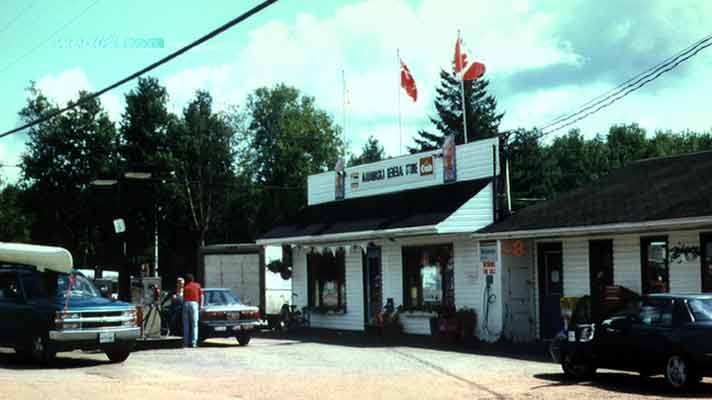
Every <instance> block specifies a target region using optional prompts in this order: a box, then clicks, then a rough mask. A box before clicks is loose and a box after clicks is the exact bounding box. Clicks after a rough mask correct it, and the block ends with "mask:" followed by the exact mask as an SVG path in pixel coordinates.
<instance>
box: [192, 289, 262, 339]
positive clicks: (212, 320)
mask: <svg viewBox="0 0 712 400" xmlns="http://www.w3.org/2000/svg"><path fill="white" fill-rule="evenodd" d="M203 296H205V297H204V299H205V300H204V304H203V306H204V307H203V310H201V312H200V322H199V327H198V335H199V340H200V341H201V342H202V341H205V340H206V339H208V338H212V337H231V336H235V338H237V341H238V343H240V345H241V346H247V344H248V343H250V339H251V338H252V333H253V331H254V330H255V329H256V328H257V327H258V326H259V325H260V311H259V309H258V308H257V307H253V306H248V305H245V304H242V302H240V298H239V297H238V296H237V295H236V294H235V293H233V291H232V290H230V289H203Z"/></svg>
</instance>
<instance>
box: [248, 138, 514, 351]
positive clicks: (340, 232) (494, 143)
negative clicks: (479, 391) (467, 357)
mask: <svg viewBox="0 0 712 400" xmlns="http://www.w3.org/2000/svg"><path fill="white" fill-rule="evenodd" d="M500 164H502V162H501V158H500V157H499V145H498V139H486V140H480V141H476V142H471V143H468V144H464V145H459V146H455V145H454V143H453V142H452V141H446V143H445V145H444V147H443V149H441V150H435V151H428V152H423V153H418V154H412V155H407V156H401V157H396V158H392V159H388V160H384V161H379V162H375V163H371V164H365V165H359V166H355V167H349V168H343V166H340V165H337V168H336V171H329V172H326V173H322V174H317V175H312V176H310V177H309V178H308V206H307V207H306V208H305V209H303V210H302V211H301V213H300V214H299V215H297V216H296V217H295V218H294V219H292V220H290V221H287V222H286V223H285V224H283V225H280V226H277V227H274V228H273V229H271V230H269V231H268V232H266V233H265V234H263V235H262V236H261V237H260V238H259V239H258V241H257V243H258V244H262V245H282V246H288V247H287V248H288V249H289V251H288V253H289V254H290V255H291V264H292V266H293V275H292V281H293V290H294V292H295V294H296V295H297V297H296V300H295V301H296V304H297V305H298V306H300V307H301V306H308V307H310V309H311V310H312V312H311V325H312V326H313V327H320V328H332V329H343V330H357V331H359V330H364V329H365V328H366V326H367V325H368V324H370V323H371V322H372V321H373V319H374V316H375V315H376V313H377V312H379V311H380V310H382V308H383V307H384V305H385V304H386V302H388V301H389V300H391V301H392V302H393V304H394V305H395V306H399V305H402V306H404V308H405V310H407V311H405V312H403V313H402V314H401V321H402V322H403V325H404V330H405V332H407V333H413V334H429V333H430V328H429V319H430V317H432V316H435V315H436V313H435V311H436V310H440V309H445V308H449V309H461V308H463V307H468V308H472V309H474V310H475V312H476V313H477V331H476V334H477V335H478V336H480V337H481V338H484V339H490V340H492V339H495V338H496V337H497V336H498V334H499V332H500V331H501V327H502V306H501V299H502V296H501V292H500V291H501V275H500V273H499V270H498V269H496V268H494V266H493V265H492V268H487V269H483V268H482V265H481V263H480V256H481V254H480V249H479V247H478V242H477V241H476V240H475V239H473V238H472V233H473V232H475V231H477V230H478V229H481V228H483V227H485V226H488V225H490V224H492V223H493V222H494V221H495V215H496V214H497V211H498V210H501V209H502V208H503V207H506V200H507V198H506V196H505V195H504V193H506V190H502V189H503V188H505V185H504V183H505V179H503V178H502V177H501V176H500V174H499V171H500V170H501V169H503V168H501V165H500ZM498 188H499V190H498ZM495 193H502V195H500V196H496V195H495ZM493 250H495V248H494V247H492V246H489V245H488V246H486V248H485V249H484V250H483V251H484V253H485V255H484V256H485V257H489V256H491V254H490V253H491V251H493ZM487 251H489V252H490V253H488V252H487ZM488 265H489V264H488ZM488 274H490V275H492V277H491V278H486V275H488ZM488 282H490V283H489V284H488ZM485 316H486V318H485Z"/></svg>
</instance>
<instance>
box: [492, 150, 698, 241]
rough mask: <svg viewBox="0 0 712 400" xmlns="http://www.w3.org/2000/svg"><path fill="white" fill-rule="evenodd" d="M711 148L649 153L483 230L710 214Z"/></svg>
mask: <svg viewBox="0 0 712 400" xmlns="http://www.w3.org/2000/svg"><path fill="white" fill-rule="evenodd" d="M710 176H712V151H706V152H699V153H691V154H684V155H679V156H673V157H663V158H651V159H646V160H641V161H637V162H633V163H631V164H629V165H627V166H625V167H622V168H619V169H616V170H613V171H612V172H611V173H610V174H609V175H607V176H605V177H603V178H601V179H599V180H598V181H595V182H592V183H590V184H588V185H585V186H583V187H580V188H578V189H575V190H571V191H569V192H566V193H563V194H561V195H559V196H558V197H557V198H555V199H552V200H549V201H544V202H541V203H538V204H535V205H532V206H530V207H527V208H525V209H522V210H520V211H519V212H518V213H516V214H514V215H511V216H509V217H507V218H506V219H504V220H502V221H501V222H498V223H495V224H492V225H489V226H487V227H485V228H483V229H480V230H479V231H478V233H499V232H508V231H527V230H541V229H552V228H572V227H581V226H595V225H607V224H621V223H641V222H648V221H660V220H673V219H683V218H694V217H707V216H712V179H709V178H707V177H710Z"/></svg>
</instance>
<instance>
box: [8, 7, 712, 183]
mask: <svg viewBox="0 0 712 400" xmlns="http://www.w3.org/2000/svg"><path fill="white" fill-rule="evenodd" d="M256 4H258V2H257V1H239V2H237V1H209V2H203V3H197V2H188V1H171V2H169V1H153V2H144V1H133V0H131V1H122V2H111V1H108V0H98V1H97V0H77V1H74V2H59V1H53V0H4V1H3V6H2V12H0V43H1V46H2V53H1V54H2V56H1V57H0V74H2V76H3V79H2V82H3V84H2V88H1V89H0V130H6V129H9V128H12V127H15V126H17V125H18V124H19V120H18V117H17V112H18V111H19V110H20V109H21V108H22V106H23V104H24V101H25V93H24V88H25V87H27V86H28V84H29V82H30V81H32V80H34V81H36V82H37V83H38V86H39V87H40V89H42V90H43V92H45V93H46V94H47V95H49V96H50V97H51V98H53V99H54V100H55V101H58V102H61V103H64V102H66V101H68V100H70V99H72V98H74V97H75V96H76V93H77V91H78V90H79V89H85V90H95V89H99V88H101V87H103V86H105V85H107V84H110V83H112V82H114V81H116V80H118V79H119V78H123V77H124V76H126V75H128V74H130V73H132V72H134V71H135V70H137V69H139V68H141V67H143V66H145V65H147V64H149V63H151V62H153V61H155V60H157V59H159V58H161V57H162V56H165V55H166V54H168V53H170V52H171V51H173V50H175V49H177V48H179V47H181V46H183V45H184V44H186V43H188V42H189V41H191V40H193V39H195V38H197V37H199V36H200V35H202V34H204V33H206V32H208V31H210V30H212V29H214V28H215V27H217V26H219V25H221V24H223V23H224V22H226V21H228V20H229V19H231V18H234V17H235V16H237V15H239V14H240V13H242V12H244V11H245V10H247V9H248V8H250V7H252V6H254V5H256ZM710 19H712V3H710V2H708V1H705V0H700V1H692V0H682V1H677V2H671V1H665V0H658V1H647V0H645V1H644V0H621V1H615V2H614V1H605V2H600V1H588V0H578V1H577V0H572V1H566V2H561V1H526V0H512V1H500V2H493V1H485V0H449V1H444V0H413V1H405V0H363V1H357V0H352V1H345V0H344V1H335V0H329V1H327V0H281V1H280V2H278V3H277V4H275V5H274V6H272V7H270V8H268V9H267V10H265V11H264V12H262V13H260V14H259V15H257V16H256V17H254V18H252V19H249V20H248V21H247V22H246V23H244V24H241V25H238V26H237V27H235V28H233V29H231V30H230V31H228V32H226V33H224V34H222V35H220V36H218V37H217V38H215V39H213V40H211V41H209V42H208V43H206V44H204V45H202V46H201V47H199V48H197V49H195V50H193V51H191V52H189V53H187V54H185V55H183V56H181V57H179V58H178V59H176V60H174V61H172V62H170V63H168V64H166V65H164V66H161V67H159V69H157V70H154V71H153V72H152V73H151V75H153V76H156V77H158V78H159V79H160V80H161V81H162V83H163V84H164V85H166V86H167V87H168V90H169V94H170V96H171V103H170V107H171V110H172V111H175V112H178V111H180V110H181V109H182V107H183V106H184V105H185V104H186V102H187V101H188V100H189V99H190V98H191V97H192V95H193V93H194V92H195V90H197V89H207V90H209V91H210V92H211V93H212V94H213V96H214V98H215V101H216V104H217V106H218V107H219V108H224V107H227V105H230V104H238V105H240V104H244V100H245V97H246V96H247V94H248V93H250V92H251V91H252V90H254V89H255V88H257V87H260V86H265V85H266V86H272V85H275V84H277V83H280V82H285V83H287V84H290V85H293V86H295V87H297V88H299V89H301V90H302V91H303V92H304V93H306V94H308V95H311V96H314V97H315V98H316V101H317V103H318V104H319V105H320V106H321V107H322V108H324V109H325V110H327V111H328V112H329V113H331V114H332V116H333V117H334V119H335V121H336V122H337V123H339V124H342V122H343V120H344V118H343V115H344V114H343V109H342V84H341V74H342V72H341V71H342V70H343V71H344V74H345V77H346V82H347V86H348V88H349V91H350V92H351V95H350V98H351V100H350V106H349V107H348V108H347V111H346V115H347V117H346V124H345V125H346V135H347V139H348V141H349V142H350V143H351V145H352V149H353V150H355V151H357V149H358V148H360V146H361V145H362V144H363V143H364V141H365V140H366V138H368V136H369V135H375V136H376V137H377V138H378V139H379V140H380V141H381V142H382V143H383V144H384V145H385V147H386V152H387V153H388V154H389V155H398V154H399V153H400V151H401V150H400V148H399V130H398V106H397V105H398V96H399V93H400V92H399V87H398V83H399V81H398V64H397V59H396V49H398V48H399V49H400V52H401V55H402V57H403V59H404V60H405V62H406V63H407V64H408V65H409V67H410V70H411V72H412V74H413V76H414V78H415V80H416V83H417V85H418V91H419V99H418V102H417V103H415V104H413V103H412V102H410V101H409V100H407V98H406V97H405V96H403V97H401V113H402V120H403V129H402V132H403V145H404V146H405V145H408V144H410V143H411V138H412V136H413V135H414V134H415V133H416V131H417V130H418V129H432V126H431V124H430V122H429V120H428V117H429V116H431V115H433V113H434V108H433V99H434V95H435V87H436V86H437V83H438V72H439V70H440V69H441V68H444V67H448V66H449V65H450V62H451V60H452V52H453V51H452V50H453V46H454V42H455V38H456V36H457V30H458V29H460V30H461V31H462V35H463V37H464V40H465V43H466V45H467V47H468V48H469V49H470V52H471V58H475V59H477V60H479V61H481V62H484V63H485V64H486V65H487V75H486V77H487V78H488V79H489V80H490V83H491V86H490V88H491V93H492V94H494V95H495V96H496V97H497V100H498V102H499V106H500V109H501V110H502V111H504V112H505V117H504V119H503V121H502V128H505V129H506V128H514V127H533V126H540V125H542V124H543V123H546V122H548V121H550V120H551V119H553V118H555V117H557V116H558V115H560V114H562V113H564V112H566V111H568V110H570V109H572V108H574V107H575V106H577V105H580V104H582V103H584V102H586V101H587V100H589V99H590V98H592V97H595V96H597V95H599V94H601V93H602V92H605V91H607V90H609V89H610V88H612V87H614V86H615V85H617V84H618V83H620V82H622V81H624V80H626V79H627V78H629V77H630V76H632V75H635V74H636V73H638V72H641V71H643V70H645V69H647V68H649V67H650V66H652V65H654V64H656V63H657V62H659V61H661V60H663V59H665V58H667V57H669V56H670V55H672V54H674V53H675V52H677V51H678V50H680V49H682V48H685V47H686V46H688V45H689V44H690V43H692V42H694V41H696V40H698V39H700V38H702V37H703V36H705V35H708V34H710V33H712V32H708V31H706V29H708V28H707V27H708V26H709V23H708V22H707V21H709V20H710ZM72 21H73V22H72ZM70 22H71V23H70ZM52 35H54V36H52ZM137 38H138V39H147V38H160V39H162V40H163V43H164V47H163V48H121V46H116V45H108V46H107V45H104V47H106V48H102V45H101V43H124V41H125V40H127V39H129V40H130V39H137ZM45 41H46V43H45V44H44V45H42V46H40V47H38V45H39V44H40V43H43V42H45ZM35 48H36V50H33V49H35ZM30 51H32V52H31V53H30V54H28V52H30ZM710 67H712V49H709V50H707V51H703V52H702V53H700V54H699V55H698V56H697V57H695V58H693V59H692V60H691V62H689V63H688V64H685V65H682V66H680V68H678V69H676V70H675V71H673V72H671V73H669V74H666V75H664V78H662V79H659V80H658V81H656V82H655V83H653V84H651V85H649V86H646V87H645V88H644V89H643V90H641V91H639V92H636V93H635V94H633V95H630V96H628V97H627V98H625V99H624V100H623V101H621V102H619V103H617V104H616V105H615V106H614V107H611V108H609V109H606V110H604V111H602V112H600V113H598V114H596V115H595V116H593V117H591V118H588V119H586V120H585V121H582V122H581V123H579V124H578V125H577V126H578V127H580V128H581V129H582V130H583V131H584V133H586V134H587V135H593V134H595V133H598V132H605V131H606V130H607V128H608V127H609V126H610V125H611V124H614V123H628V122H639V123H640V124H641V125H643V126H644V127H646V128H648V129H649V130H651V131H652V130H655V129H673V130H681V129H687V128H689V129H695V130H706V129H710V127H712V124H711V123H710V119H709V118H708V115H709V111H708V110H709V106H708V104H709V103H710V94H709V93H712V80H709V79H708V78H707V76H708V75H709V73H708V71H709V70H710ZM133 86H134V83H129V84H127V85H125V86H123V87H121V88H120V89H117V90H115V91H114V92H112V93H109V94H107V95H105V96H102V102H103V103H104V105H105V107H106V108H107V110H108V111H109V113H110V116H111V117H112V119H114V120H115V121H116V122H118V121H119V120H120V113H121V110H122V107H123V95H124V93H125V92H126V91H127V90H130V89H131V88H132V87H133ZM561 133H563V132H560V133H559V134H561ZM23 146H24V136H23V135H13V136H10V137H6V138H2V139H0V162H1V163H4V164H13V163H16V162H17V160H18V159H19V155H20V154H21V152H22V151H23ZM17 173H18V171H17V170H16V169H12V168H0V174H3V175H4V177H5V178H8V179H9V180H11V181H12V180H15V179H16V178H17Z"/></svg>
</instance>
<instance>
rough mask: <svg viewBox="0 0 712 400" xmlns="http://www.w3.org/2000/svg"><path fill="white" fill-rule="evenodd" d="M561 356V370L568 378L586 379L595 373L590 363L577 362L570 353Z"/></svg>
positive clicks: (584, 361)
mask: <svg viewBox="0 0 712 400" xmlns="http://www.w3.org/2000/svg"><path fill="white" fill-rule="evenodd" d="M562 356H563V357H562V359H561V369H563V370H564V374H565V375H566V376H568V377H569V378H573V379H586V378H590V377H591V376H592V375H593V374H594V373H596V367H595V366H594V365H593V363H591V362H590V361H586V360H577V359H576V357H574V356H573V354H571V353H565V354H563V355H562Z"/></svg>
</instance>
